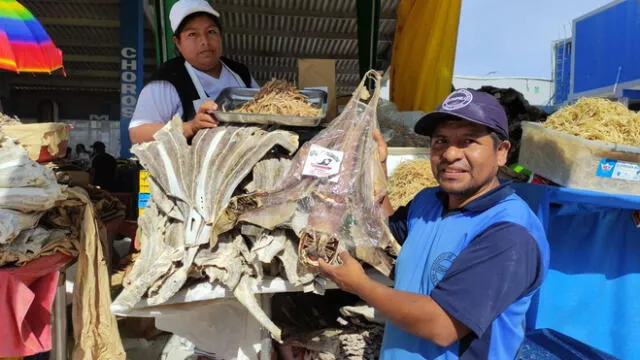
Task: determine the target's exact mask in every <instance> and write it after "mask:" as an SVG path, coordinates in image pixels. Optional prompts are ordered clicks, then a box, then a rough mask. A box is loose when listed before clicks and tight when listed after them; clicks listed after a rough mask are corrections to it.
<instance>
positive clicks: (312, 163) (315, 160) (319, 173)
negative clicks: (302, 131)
mask: <svg viewBox="0 0 640 360" xmlns="http://www.w3.org/2000/svg"><path fill="white" fill-rule="evenodd" d="M343 157H344V153H343V152H342V151H334V150H329V149H327V148H324V147H322V146H318V145H311V149H309V155H307V160H306V161H305V163H304V168H303V169H302V175H308V176H313V177H317V178H331V179H330V181H331V182H338V179H339V178H340V176H336V175H338V173H339V172H340V167H341V166H342V158H343Z"/></svg>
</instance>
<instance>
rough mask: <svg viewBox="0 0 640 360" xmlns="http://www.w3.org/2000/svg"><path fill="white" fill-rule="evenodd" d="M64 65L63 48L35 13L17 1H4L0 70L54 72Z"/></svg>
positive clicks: (0, 5) (0, 4)
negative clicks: (58, 45)
mask: <svg viewBox="0 0 640 360" xmlns="http://www.w3.org/2000/svg"><path fill="white" fill-rule="evenodd" d="M61 67H62V51H60V49H58V48H57V47H56V46H55V45H54V44H53V42H52V41H51V39H50V38H49V35H48V34H47V32H46V31H45V30H44V28H43V27H42V25H40V23H39V22H38V20H36V18H35V17H33V15H32V14H31V12H29V10H27V9H26V8H25V7H24V6H22V5H21V4H20V3H18V2H17V1H15V0H0V69H5V70H10V71H15V72H48V73H50V72H52V71H54V70H56V69H59V68H61Z"/></svg>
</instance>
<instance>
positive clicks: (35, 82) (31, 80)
mask: <svg viewBox="0 0 640 360" xmlns="http://www.w3.org/2000/svg"><path fill="white" fill-rule="evenodd" d="M9 84H10V85H11V86H13V87H15V86H54V87H64V88H71V87H85V88H96V89H120V80H119V79H115V80H113V79H97V78H78V79H71V78H70V77H68V78H64V77H61V76H49V77H44V76H37V77H33V76H29V77H27V76H20V77H16V78H13V79H11V80H9Z"/></svg>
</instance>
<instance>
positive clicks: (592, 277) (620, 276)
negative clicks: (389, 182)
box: [514, 183, 640, 359]
mask: <svg viewBox="0 0 640 360" xmlns="http://www.w3.org/2000/svg"><path fill="white" fill-rule="evenodd" d="M638 186H640V183H639V184H638ZM514 188H515V189H516V192H517V193H518V195H520V196H521V197H522V198H523V199H524V200H525V201H527V203H528V204H529V206H531V208H532V209H533V210H534V212H535V213H536V214H537V215H538V217H539V218H540V219H541V220H542V222H543V224H544V226H545V228H546V230H547V236H548V239H549V244H550V248H551V264H550V271H549V274H548V276H547V278H546V280H545V282H544V284H543V285H542V288H541V290H540V293H539V295H538V299H536V300H537V303H534V305H532V308H531V309H530V311H529V314H528V315H529V316H528V318H527V328H529V329H533V328H550V329H554V330H557V331H559V332H561V333H563V334H566V335H569V336H571V337H573V338H575V339H577V340H580V341H582V342H584V343H586V344H589V345H591V346H593V347H595V348H598V349H600V350H602V351H605V352H607V353H610V354H612V355H614V356H616V357H619V358H622V359H633V358H637V357H638V354H640V342H638V341H637V339H638V338H640V301H638V300H637V293H638V289H640V228H638V227H637V225H636V224H635V223H634V220H633V216H632V213H633V210H640V197H639V196H625V195H614V194H605V193H599V192H593V191H584V190H576V189H569V188H561V187H553V186H545V185H533V184H514Z"/></svg>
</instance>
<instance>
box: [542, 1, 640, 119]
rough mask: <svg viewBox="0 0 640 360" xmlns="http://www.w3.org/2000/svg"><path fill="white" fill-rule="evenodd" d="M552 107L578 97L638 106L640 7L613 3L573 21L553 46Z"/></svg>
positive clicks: (639, 90)
mask: <svg viewBox="0 0 640 360" xmlns="http://www.w3.org/2000/svg"><path fill="white" fill-rule="evenodd" d="M553 47H554V69H553V82H554V103H555V104H556V105H561V104H563V103H566V102H568V101H569V102H570V101H573V100H575V99H578V98H580V97H585V96H596V97H605V98H611V99H618V100H621V101H622V102H625V103H627V104H629V105H630V106H631V107H632V108H634V107H637V105H638V103H639V102H640V66H638V64H639V63H640V3H639V2H638V1H637V0H616V1H612V2H611V3H609V4H607V5H605V6H603V7H601V8H599V9H596V10H594V11H592V12H590V13H588V14H586V15H584V16H581V17H579V18H577V19H575V20H574V21H573V35H572V37H571V38H570V39H565V40H560V41H557V42H555V43H554V45H553Z"/></svg>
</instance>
